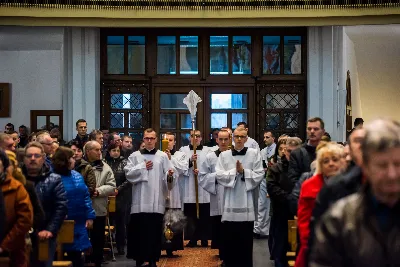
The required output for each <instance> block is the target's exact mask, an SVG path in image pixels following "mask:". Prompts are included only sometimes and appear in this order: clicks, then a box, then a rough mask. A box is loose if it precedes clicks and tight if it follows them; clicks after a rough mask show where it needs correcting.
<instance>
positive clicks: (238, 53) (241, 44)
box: [232, 36, 251, 74]
mask: <svg viewBox="0 0 400 267" xmlns="http://www.w3.org/2000/svg"><path fill="white" fill-rule="evenodd" d="M232 42H233V45H232V48H233V49H232V72H233V74H251V36H233V37H232Z"/></svg>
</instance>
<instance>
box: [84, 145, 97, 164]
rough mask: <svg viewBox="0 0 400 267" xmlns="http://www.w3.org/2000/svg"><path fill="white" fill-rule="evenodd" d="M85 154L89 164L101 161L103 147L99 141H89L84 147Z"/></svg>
mask: <svg viewBox="0 0 400 267" xmlns="http://www.w3.org/2000/svg"><path fill="white" fill-rule="evenodd" d="M83 152H84V154H85V155H86V157H87V159H88V161H89V162H93V161H96V160H100V159H101V145H100V144H99V142H97V141H89V142H87V143H86V145H85V146H84V147H83Z"/></svg>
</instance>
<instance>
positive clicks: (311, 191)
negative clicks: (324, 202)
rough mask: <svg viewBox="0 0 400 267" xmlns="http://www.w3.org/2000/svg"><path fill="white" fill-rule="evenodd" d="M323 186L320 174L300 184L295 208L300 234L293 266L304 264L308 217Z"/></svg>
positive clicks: (306, 247) (303, 265)
mask: <svg viewBox="0 0 400 267" xmlns="http://www.w3.org/2000/svg"><path fill="white" fill-rule="evenodd" d="M323 186H324V178H323V176H322V174H316V175H314V176H313V177H311V178H310V179H308V180H306V181H305V182H304V183H303V185H302V186H301V191H300V197H299V205H298V209H297V228H298V231H299V236H300V250H299V254H298V255H297V258H296V264H295V267H305V266H306V255H307V250H308V238H309V236H310V227H309V226H310V219H311V215H312V211H313V209H314V206H315V200H316V198H317V195H318V193H319V191H320V190H321V188H322V187H323Z"/></svg>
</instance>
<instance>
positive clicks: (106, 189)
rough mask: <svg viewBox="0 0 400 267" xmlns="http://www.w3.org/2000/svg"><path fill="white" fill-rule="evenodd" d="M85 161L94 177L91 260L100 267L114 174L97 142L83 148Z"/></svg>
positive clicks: (89, 143)
mask: <svg viewBox="0 0 400 267" xmlns="http://www.w3.org/2000/svg"><path fill="white" fill-rule="evenodd" d="M83 153H84V154H85V157H86V159H87V161H88V162H89V163H90V165H91V166H92V167H93V169H94V174H95V176H96V189H95V191H94V193H93V200H92V202H93V208H94V210H95V211H96V219H95V220H94V221H93V230H92V234H91V240H90V241H91V243H92V247H93V259H94V263H95V265H96V267H98V266H101V262H102V260H103V247H104V228H105V226H106V215H107V205H108V197H109V196H111V195H113V194H114V191H115V186H116V184H115V178H114V173H113V171H112V169H111V167H110V166H108V164H107V163H105V162H103V161H102V160H101V145H100V144H99V143H98V142H97V141H89V142H87V143H86V145H85V146H84V148H83Z"/></svg>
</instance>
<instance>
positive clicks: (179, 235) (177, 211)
mask: <svg viewBox="0 0 400 267" xmlns="http://www.w3.org/2000/svg"><path fill="white" fill-rule="evenodd" d="M165 135H166V139H167V140H168V149H167V150H166V151H165V153H166V154H167V156H168V159H169V160H170V161H171V163H172V165H173V166H174V169H175V172H176V175H177V176H178V179H175V180H174V183H173V186H172V188H171V189H170V190H169V192H168V193H167V196H166V208H167V209H168V210H169V213H168V214H166V216H165V217H168V218H169V215H170V214H171V216H173V223H172V224H171V227H172V231H173V232H174V236H173V238H172V240H171V242H167V240H166V239H165V237H164V236H163V243H162V250H165V251H166V252H167V256H169V257H170V256H173V251H177V250H183V249H184V248H183V227H180V226H183V223H182V222H181V221H180V222H178V221H177V220H179V219H184V218H183V217H184V216H183V212H182V206H183V204H182V197H181V196H182V195H183V190H182V187H180V186H179V183H180V182H181V180H183V179H184V178H183V175H187V172H188V169H189V160H188V158H187V157H186V154H185V153H183V152H181V151H176V149H175V144H176V141H175V135H174V134H173V133H171V132H167V133H165ZM172 214H173V215H172ZM165 223H166V222H164V224H165ZM175 226H178V227H179V229H177V228H175Z"/></svg>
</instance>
